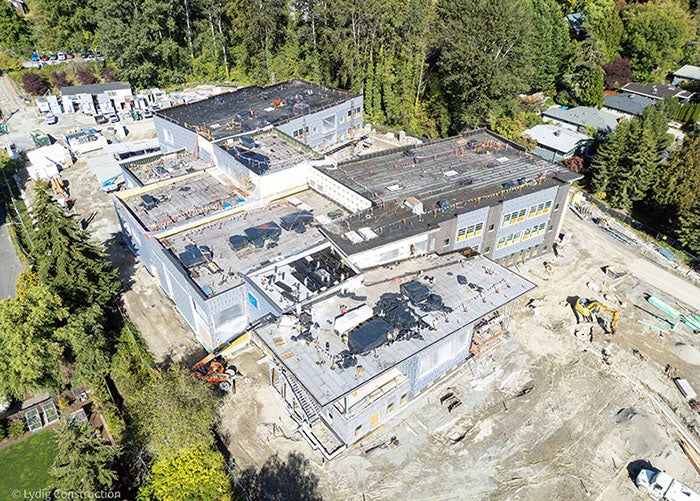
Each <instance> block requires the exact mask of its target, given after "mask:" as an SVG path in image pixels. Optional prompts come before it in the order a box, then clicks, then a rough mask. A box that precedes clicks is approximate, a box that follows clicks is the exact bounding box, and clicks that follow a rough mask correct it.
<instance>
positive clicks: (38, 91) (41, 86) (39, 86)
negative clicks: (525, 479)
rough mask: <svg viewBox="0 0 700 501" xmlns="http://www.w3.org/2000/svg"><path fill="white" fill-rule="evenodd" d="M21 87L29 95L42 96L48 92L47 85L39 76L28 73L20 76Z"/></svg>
mask: <svg viewBox="0 0 700 501" xmlns="http://www.w3.org/2000/svg"><path fill="white" fill-rule="evenodd" d="M22 87H24V90H25V91H27V92H28V93H29V94H33V95H35V96H43V95H44V94H45V93H46V92H47V91H48V90H49V83H48V82H47V81H46V80H44V79H43V78H42V77H41V76H40V75H37V74H36V73H32V72H31V71H30V72H27V73H24V74H23V75H22Z"/></svg>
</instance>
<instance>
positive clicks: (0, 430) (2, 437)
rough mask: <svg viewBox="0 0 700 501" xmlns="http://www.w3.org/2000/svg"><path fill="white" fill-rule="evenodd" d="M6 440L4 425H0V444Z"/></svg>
mask: <svg viewBox="0 0 700 501" xmlns="http://www.w3.org/2000/svg"><path fill="white" fill-rule="evenodd" d="M6 438H7V429H6V428H5V423H0V442H2V441H3V440H5V439H6Z"/></svg>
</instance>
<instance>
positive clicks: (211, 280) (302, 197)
mask: <svg viewBox="0 0 700 501" xmlns="http://www.w3.org/2000/svg"><path fill="white" fill-rule="evenodd" d="M305 208H308V209H309V210H310V211H311V212H312V213H313V214H314V215H318V214H325V213H326V212H329V211H332V210H338V209H339V208H340V207H339V206H338V205H337V204H336V203H335V202H333V201H331V200H329V199H327V198H325V197H324V196H322V195H320V194H318V193H316V192H315V191H312V190H305V191H303V192H301V193H297V194H295V195H294V196H293V197H288V198H284V199H280V200H277V201H274V202H270V203H269V204H268V205H266V206H263V207H258V208H255V209H251V210H239V211H238V212H237V213H235V214H232V215H230V216H228V217H224V218H222V219H218V220H216V221H214V222H211V223H205V224H202V225H199V226H197V227H193V228H189V229H187V230H183V231H181V232H178V233H175V234H172V235H169V236H167V237H164V238H161V243H162V244H163V245H164V246H165V247H166V248H167V249H170V250H171V251H172V252H173V254H174V256H175V258H176V259H178V260H180V262H181V263H182V260H181V259H180V257H179V256H180V254H182V253H183V252H186V251H187V250H188V246H192V245H194V246H195V247H199V246H206V247H208V248H209V249H211V251H212V252H213V256H212V258H211V261H212V262H213V263H214V264H215V266H213V267H208V263H203V264H202V265H200V266H197V267H193V268H190V269H189V270H188V272H189V275H190V277H191V278H192V279H193V280H194V282H195V283H196V284H197V285H198V286H199V287H200V289H201V290H202V291H203V292H204V293H205V294H206V295H209V296H213V295H216V294H219V293H221V292H223V291H225V290H228V289H230V288H232V287H234V286H236V285H238V284H240V283H241V282H242V279H243V275H245V274H246V273H247V272H249V271H250V270H252V269H254V268H257V267H260V266H264V265H266V264H269V263H270V262H273V261H275V260H282V259H284V258H285V257H288V256H292V255H295V254H297V253H299V252H301V251H303V250H305V249H308V248H311V247H314V246H318V245H320V244H322V243H324V242H326V239H325V237H324V236H323V235H322V234H321V233H320V232H319V231H318V230H317V229H316V228H315V227H314V225H311V226H309V227H307V229H306V231H305V232H304V233H298V232H297V231H294V230H285V229H281V231H280V234H279V237H278V238H277V241H273V240H272V239H270V238H266V239H264V242H263V247H255V246H254V245H253V244H252V243H248V244H246V245H245V246H243V247H242V248H241V249H240V250H233V249H232V248H231V247H230V246H229V238H230V237H232V236H234V235H240V236H244V235H245V234H246V233H245V230H246V229H249V228H255V227H257V226H259V225H264V224H266V223H269V222H273V223H275V224H276V225H281V219H282V218H283V217H285V216H288V215H290V214H294V213H297V212H299V211H300V210H304V209H305ZM239 209H245V206H241V207H239ZM249 234H250V233H249ZM272 243H274V244H275V245H274V246H272V245H271V244H272ZM183 265H184V263H183ZM212 270H213V271H212ZM218 270H220V271H218Z"/></svg>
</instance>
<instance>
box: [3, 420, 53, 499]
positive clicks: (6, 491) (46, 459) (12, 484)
mask: <svg viewBox="0 0 700 501" xmlns="http://www.w3.org/2000/svg"><path fill="white" fill-rule="evenodd" d="M54 437H55V433H54V432H53V431H52V430H44V431H40V432H38V433H36V434H34V435H33V436H31V437H29V438H27V439H25V440H22V441H21V442H18V443H16V444H14V445H12V446H10V447H7V448H6V449H2V450H0V499H11V498H10V496H11V493H12V491H13V490H15V489H19V490H20V491H24V490H25V489H26V490H27V491H38V490H40V489H45V488H46V487H48V486H49V484H50V483H51V481H52V477H51V476H50V475H49V472H48V469H49V468H50V467H51V463H53V458H54V456H55V455H56V441H55V438H54Z"/></svg>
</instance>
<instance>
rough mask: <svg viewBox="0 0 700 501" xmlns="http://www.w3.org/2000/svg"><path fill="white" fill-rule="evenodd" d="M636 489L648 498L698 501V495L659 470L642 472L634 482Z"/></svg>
mask: <svg viewBox="0 0 700 501" xmlns="http://www.w3.org/2000/svg"><path fill="white" fill-rule="evenodd" d="M635 483H636V484H637V488H638V489H639V490H640V491H641V492H643V493H644V494H648V495H649V497H651V498H653V499H657V500H667V501H700V494H698V493H697V492H695V491H694V490H692V489H691V488H690V487H688V486H687V485H685V484H682V483H681V482H679V481H678V480H676V479H674V478H673V477H672V476H671V475H669V474H668V473H665V472H663V471H659V470H642V471H640V472H639V474H638V475H637V478H636V480H635Z"/></svg>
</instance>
